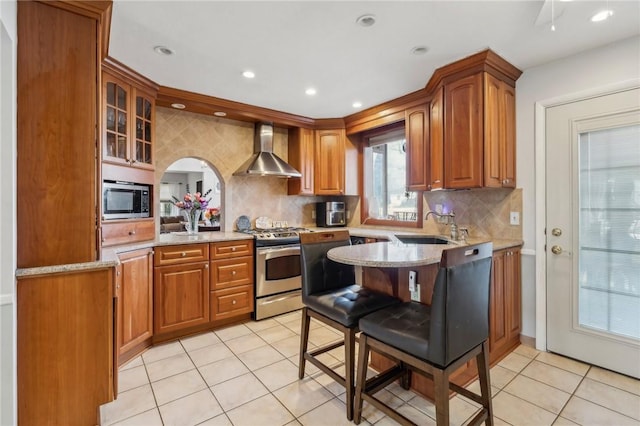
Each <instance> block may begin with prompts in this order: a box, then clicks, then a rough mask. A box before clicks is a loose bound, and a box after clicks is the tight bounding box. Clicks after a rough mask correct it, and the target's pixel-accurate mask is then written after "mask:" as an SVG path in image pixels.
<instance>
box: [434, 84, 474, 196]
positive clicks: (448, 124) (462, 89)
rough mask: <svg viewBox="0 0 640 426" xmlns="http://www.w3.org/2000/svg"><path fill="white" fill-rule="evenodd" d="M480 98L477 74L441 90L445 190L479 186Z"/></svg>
mask: <svg viewBox="0 0 640 426" xmlns="http://www.w3.org/2000/svg"><path fill="white" fill-rule="evenodd" d="M482 99H483V98H482V75H481V74H474V75H471V76H468V77H464V78H461V79H459V80H456V81H454V82H451V83H449V84H446V85H445V87H444V105H445V116H444V118H445V128H444V139H445V146H444V177H445V188H451V189H455V188H477V187H481V186H482V173H483V169H482V162H483V133H482V122H483V121H482V120H483V115H482Z"/></svg>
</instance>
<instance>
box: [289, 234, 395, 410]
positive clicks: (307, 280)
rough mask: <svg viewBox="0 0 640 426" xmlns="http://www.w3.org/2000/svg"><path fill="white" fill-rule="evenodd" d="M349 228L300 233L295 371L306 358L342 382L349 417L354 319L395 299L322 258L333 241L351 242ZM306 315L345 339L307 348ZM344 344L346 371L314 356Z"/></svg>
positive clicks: (301, 372) (347, 268)
mask: <svg viewBox="0 0 640 426" xmlns="http://www.w3.org/2000/svg"><path fill="white" fill-rule="evenodd" d="M350 244H351V241H350V239H349V232H348V231H345V230H340V231H326V232H313V233H302V234H300V255H301V257H300V259H301V269H302V302H303V303H304V305H305V307H304V308H303V310H302V333H301V336H300V362H299V369H298V377H299V378H300V379H302V378H303V377H304V368H305V362H306V361H309V362H310V363H312V364H313V365H315V366H316V367H318V368H319V369H320V370H321V371H323V372H324V373H326V374H328V375H329V376H330V377H331V378H332V379H333V380H335V381H336V382H338V383H340V384H341V385H343V386H344V387H345V388H346V391H347V395H346V402H347V419H349V420H351V419H353V397H354V391H355V386H354V371H355V341H356V333H357V332H358V331H359V330H358V320H359V319H360V318H361V317H363V316H364V315H367V314H370V313H371V312H374V311H376V310H378V309H382V308H386V307H388V306H391V305H394V304H398V303H400V300H399V299H396V298H394V297H392V296H387V295H385V294H382V293H378V292H375V291H372V290H369V289H366V288H362V287H361V286H359V285H356V284H355V272H354V267H353V266H351V265H345V264H341V263H337V262H334V261H332V260H331V259H328V258H327V251H329V250H330V249H332V248H334V247H339V246H344V245H350ZM311 318H315V319H317V320H318V321H321V322H323V323H324V324H327V325H329V326H331V327H333V328H335V329H336V330H339V331H341V332H342V333H343V334H344V340H343V341H339V342H335V343H332V344H329V345H325V346H323V347H320V348H317V349H315V350H313V351H310V352H307V346H308V342H309V324H310V322H311ZM342 345H344V350H345V357H344V359H345V377H343V376H341V375H339V374H338V373H337V372H336V371H334V370H333V369H331V368H330V367H329V366H327V365H325V364H323V363H322V362H321V361H320V360H318V359H317V358H316V357H317V356H318V355H320V354H323V353H325V352H327V351H330V350H332V349H335V348H337V347H340V346H342Z"/></svg>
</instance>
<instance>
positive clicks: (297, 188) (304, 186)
mask: <svg viewBox="0 0 640 426" xmlns="http://www.w3.org/2000/svg"><path fill="white" fill-rule="evenodd" d="M313 140H314V133H313V130H312V129H303V128H300V127H296V128H293V129H290V130H289V157H288V158H289V164H291V166H293V167H294V168H295V169H296V170H298V171H299V172H300V173H302V177H300V178H291V179H288V181H287V185H288V190H289V191H288V194H289V195H313V191H314V188H313V178H314V176H313V174H314V170H313V169H314V167H313V166H314V164H313V156H314V149H313V148H314V144H313Z"/></svg>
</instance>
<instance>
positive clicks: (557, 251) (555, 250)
mask: <svg viewBox="0 0 640 426" xmlns="http://www.w3.org/2000/svg"><path fill="white" fill-rule="evenodd" d="M551 253H553V254H555V255H558V254H562V247H560V246H553V247H551Z"/></svg>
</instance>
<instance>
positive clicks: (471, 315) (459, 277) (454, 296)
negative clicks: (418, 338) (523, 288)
mask: <svg viewBox="0 0 640 426" xmlns="http://www.w3.org/2000/svg"><path fill="white" fill-rule="evenodd" d="M492 253H493V248H492V244H491V243H482V244H476V245H470V246H462V247H455V248H452V249H447V250H444V251H443V252H442V258H441V260H440V269H439V270H438V275H437V277H436V283H435V287H434V290H433V298H432V301H431V327H430V330H429V333H430V334H429V347H428V354H427V360H428V361H430V362H433V363H434V364H437V365H440V366H443V367H444V366H446V365H448V364H449V363H451V362H452V361H454V360H456V359H458V358H460V357H461V356H462V355H464V354H465V353H466V352H468V351H469V350H471V349H473V348H474V347H476V346H478V345H479V344H481V343H482V342H483V341H484V340H486V339H487V338H488V337H489V283H490V280H491V260H492Z"/></svg>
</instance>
